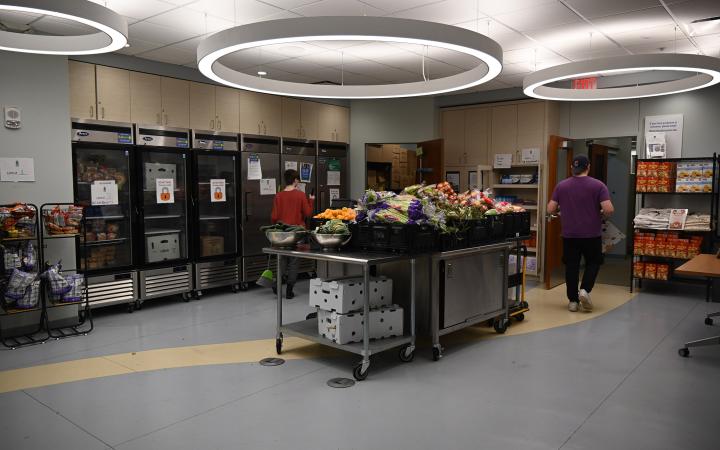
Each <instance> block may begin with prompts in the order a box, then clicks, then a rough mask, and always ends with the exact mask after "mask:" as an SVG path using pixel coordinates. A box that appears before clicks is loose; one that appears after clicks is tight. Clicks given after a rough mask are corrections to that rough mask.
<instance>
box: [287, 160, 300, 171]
mask: <svg viewBox="0 0 720 450" xmlns="http://www.w3.org/2000/svg"><path fill="white" fill-rule="evenodd" d="M297 168H298V164H297V161H285V170H298V169H297Z"/></svg>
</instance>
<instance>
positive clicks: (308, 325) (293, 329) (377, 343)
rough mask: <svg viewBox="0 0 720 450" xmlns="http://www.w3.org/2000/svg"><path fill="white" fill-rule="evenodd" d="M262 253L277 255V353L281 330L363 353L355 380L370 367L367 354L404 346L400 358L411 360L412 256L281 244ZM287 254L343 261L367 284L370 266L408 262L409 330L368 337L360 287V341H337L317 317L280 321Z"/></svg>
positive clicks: (366, 312) (367, 295)
mask: <svg viewBox="0 0 720 450" xmlns="http://www.w3.org/2000/svg"><path fill="white" fill-rule="evenodd" d="M263 252H264V253H267V254H271V255H277V274H276V280H277V334H276V338H275V349H276V351H277V353H278V354H281V353H282V343H283V336H284V334H287V335H291V336H297V337H300V338H304V339H308V340H310V341H313V342H317V343H320V344H323V345H328V346H330V347H335V348H338V349H340V350H345V351H348V352H352V353H356V354H358V355H361V356H362V361H361V362H360V363H359V364H358V365H357V366H355V368H354V370H353V376H354V377H355V379H357V380H364V379H365V378H366V377H367V374H368V370H369V368H370V356H371V355H372V354H375V353H380V352H382V351H385V350H389V349H392V348H396V347H400V346H403V348H402V349H401V351H400V359H401V360H402V361H410V360H412V358H413V356H414V353H415V279H416V276H415V275H416V274H415V256H413V255H400V254H394V253H375V252H363V251H347V252H345V251H343V252H326V251H322V250H290V249H280V248H264V249H263ZM286 257H295V258H305V259H313V260H316V261H326V262H333V263H343V264H349V265H355V266H360V267H362V271H363V283H364V285H365V286H369V285H370V268H371V267H373V266H378V265H382V264H386V263H391V262H399V261H409V262H410V280H411V283H410V286H411V287H410V330H406V331H405V332H404V334H403V336H398V337H394V338H385V339H378V340H374V341H372V342H371V341H370V320H369V318H370V291H369V289H363V296H364V305H363V314H364V317H365V320H364V321H363V342H362V343H359V342H356V343H350V344H337V343H335V342H332V341H330V340H329V339H326V338H324V337H322V336H320V335H319V334H318V327H317V319H314V318H311V319H307V320H303V321H300V322H295V323H290V324H285V325H283V321H282V299H283V293H282V260H283V258H286Z"/></svg>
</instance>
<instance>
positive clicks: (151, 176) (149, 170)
mask: <svg viewBox="0 0 720 450" xmlns="http://www.w3.org/2000/svg"><path fill="white" fill-rule="evenodd" d="M144 168H145V173H144V186H145V189H147V190H149V191H154V190H155V180H157V179H158V178H172V179H173V180H174V185H175V186H177V165H176V164H162V163H149V162H146V163H145V164H144Z"/></svg>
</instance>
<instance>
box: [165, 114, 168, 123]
mask: <svg viewBox="0 0 720 450" xmlns="http://www.w3.org/2000/svg"><path fill="white" fill-rule="evenodd" d="M167 124H168V115H167V114H165V125H167Z"/></svg>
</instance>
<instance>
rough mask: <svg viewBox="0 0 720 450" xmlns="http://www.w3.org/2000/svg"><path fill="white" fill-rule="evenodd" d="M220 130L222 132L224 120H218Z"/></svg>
mask: <svg viewBox="0 0 720 450" xmlns="http://www.w3.org/2000/svg"><path fill="white" fill-rule="evenodd" d="M218 130H222V120H220V119H218Z"/></svg>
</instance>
